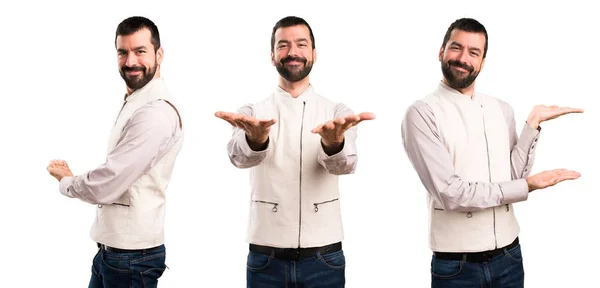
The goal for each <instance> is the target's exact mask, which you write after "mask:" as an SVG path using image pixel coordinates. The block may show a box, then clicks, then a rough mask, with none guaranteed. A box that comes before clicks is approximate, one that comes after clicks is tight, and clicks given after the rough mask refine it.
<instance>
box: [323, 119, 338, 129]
mask: <svg viewBox="0 0 600 288" xmlns="http://www.w3.org/2000/svg"><path fill="white" fill-rule="evenodd" d="M333 129H335V124H334V123H333V120H329V121H327V123H325V125H323V131H332V130H333Z"/></svg>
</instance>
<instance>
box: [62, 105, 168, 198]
mask: <svg viewBox="0 0 600 288" xmlns="http://www.w3.org/2000/svg"><path fill="white" fill-rule="evenodd" d="M178 125H179V124H178V116H177V114H176V112H175V110H173V108H171V107H170V106H169V105H168V104H166V103H165V102H163V101H156V102H154V103H152V104H151V105H148V106H145V107H143V108H140V109H139V110H138V112H136V113H135V114H134V115H133V116H132V118H131V119H130V120H129V122H128V123H127V125H126V126H125V127H124V128H123V132H122V134H121V138H120V139H119V142H118V143H117V145H116V147H115V148H114V149H113V150H112V151H111V152H110V153H109V154H108V156H107V159H106V163H104V164H102V165H100V166H99V167H98V168H96V169H95V170H92V171H89V172H87V173H85V174H83V175H78V176H72V177H64V178H62V179H61V181H60V192H61V193H62V194H63V195H65V196H67V197H71V198H78V199H80V200H82V201H84V202H87V203H91V204H105V205H109V204H112V203H114V202H115V201H117V200H118V199H119V198H120V197H121V196H122V195H123V194H124V193H125V191H127V189H129V187H130V186H131V185H132V184H133V183H134V182H135V181H136V180H137V179H138V178H139V177H140V176H142V175H143V174H144V173H146V172H147V171H148V170H149V169H150V168H151V167H152V165H153V164H154V163H155V162H156V161H158V160H159V159H160V156H162V155H163V154H164V153H165V152H166V151H168V150H169V149H170V147H171V145H172V144H173V142H175V140H176V139H175V138H174V137H173V136H174V134H175V132H174V131H175V129H178V128H177V127H178ZM157 152H158V153H157Z"/></svg>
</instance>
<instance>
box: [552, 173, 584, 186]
mask: <svg viewBox="0 0 600 288" xmlns="http://www.w3.org/2000/svg"><path fill="white" fill-rule="evenodd" d="M579 177H581V174H579V173H577V172H575V173H565V174H560V175H559V176H558V179H557V181H556V183H560V182H562V181H567V180H575V179H577V178H579Z"/></svg>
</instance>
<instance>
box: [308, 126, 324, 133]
mask: <svg viewBox="0 0 600 288" xmlns="http://www.w3.org/2000/svg"><path fill="white" fill-rule="evenodd" d="M310 132H312V133H314V134H317V133H321V132H323V124H321V125H319V126H317V127H315V128H314V129H312V130H311V131H310Z"/></svg>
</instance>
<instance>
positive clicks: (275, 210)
mask: <svg viewBox="0 0 600 288" xmlns="http://www.w3.org/2000/svg"><path fill="white" fill-rule="evenodd" d="M253 201H254V202H255V203H262V204H267V205H273V208H271V210H272V211H273V213H275V212H277V206H279V204H278V203H275V202H269V201H262V200H253Z"/></svg>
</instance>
